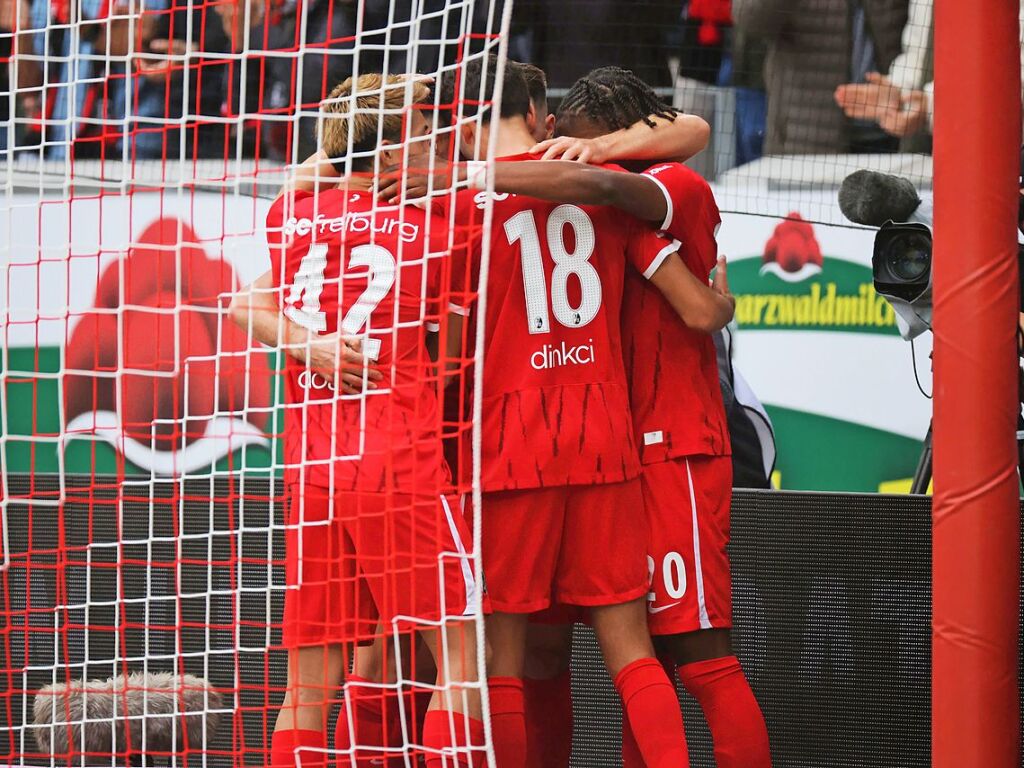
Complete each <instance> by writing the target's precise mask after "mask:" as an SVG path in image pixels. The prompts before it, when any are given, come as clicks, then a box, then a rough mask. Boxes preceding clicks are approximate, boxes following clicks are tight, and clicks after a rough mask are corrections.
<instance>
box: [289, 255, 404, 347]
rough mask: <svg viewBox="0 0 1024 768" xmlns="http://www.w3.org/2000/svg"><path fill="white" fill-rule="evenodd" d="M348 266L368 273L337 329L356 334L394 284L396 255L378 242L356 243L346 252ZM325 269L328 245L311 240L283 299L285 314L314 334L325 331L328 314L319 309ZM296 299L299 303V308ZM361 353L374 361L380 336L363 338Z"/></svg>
mask: <svg viewBox="0 0 1024 768" xmlns="http://www.w3.org/2000/svg"><path fill="white" fill-rule="evenodd" d="M348 265H349V268H352V267H366V268H367V270H368V271H369V273H370V275H369V280H368V281H367V284H366V290H365V291H363V292H362V294H360V296H359V298H358V299H356V300H355V303H354V304H352V306H351V307H349V308H348V311H347V312H345V316H344V317H343V318H342V319H341V327H340V329H339V330H340V331H341V332H342V333H344V334H348V335H355V334H357V333H359V332H360V331H362V330H363V328H364V327H365V326H366V322H367V320H369V319H370V314H371V313H372V312H373V310H375V309H376V308H377V305H379V304H380V303H381V301H383V300H384V297H386V296H387V295H388V292H389V291H390V290H391V287H392V286H393V285H394V284H395V257H394V256H393V255H392V253H391V251H389V250H388V249H387V248H383V247H381V246H379V245H358V246H356V247H355V248H353V249H352V250H351V251H349V259H348ZM326 269H327V245H326V243H314V244H313V245H311V246H309V251H308V252H307V253H306V255H305V256H303V257H302V261H301V262H299V268H298V270H297V271H296V272H295V277H294V278H293V279H292V285H291V290H290V291H289V293H288V298H287V300H286V301H285V304H286V305H287V306H286V307H285V310H284V313H285V315H287V316H288V317H289V318H290V319H291V320H293V321H295V322H296V323H298V324H299V325H301V326H302V327H303V328H306V329H307V330H310V331H314V332H316V333H323V332H324V331H326V330H327V313H326V312H324V311H323V310H321V309H320V294H321V293H322V292H323V290H324V272H325V271H326ZM299 302H301V303H302V307H301V309H300V308H299ZM363 354H364V355H365V356H366V357H367V358H368V359H370V360H376V359H377V357H378V356H379V355H380V339H364V340H363Z"/></svg>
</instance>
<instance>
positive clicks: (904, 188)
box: [839, 171, 921, 227]
mask: <svg viewBox="0 0 1024 768" xmlns="http://www.w3.org/2000/svg"><path fill="white" fill-rule="evenodd" d="M919 205H921V198H920V197H919V196H918V194H917V189H915V188H914V185H913V183H912V182H910V181H909V180H907V179H904V178H901V177H899V176H893V175H891V174H888V173H878V172H877V171H854V172H853V173H851V174H850V175H849V176H847V177H846V178H845V179H843V183H842V185H840V187H839V210H841V211H842V212H843V215H844V216H845V217H846V218H848V219H849V220H850V221H852V222H854V223H855V224H865V225H867V226H871V227H880V226H882V225H883V224H885V223H886V222H887V221H907V220H908V219H909V218H910V216H911V215H912V214H913V213H914V211H916V210H917V208H918V206H919Z"/></svg>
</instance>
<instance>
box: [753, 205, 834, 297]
mask: <svg viewBox="0 0 1024 768" xmlns="http://www.w3.org/2000/svg"><path fill="white" fill-rule="evenodd" d="M762 259H763V261H764V264H763V265H762V267H761V274H762V275H765V274H773V275H775V276H776V277H778V278H779V279H781V280H785V281H786V282H787V283H797V282H800V281H801V280H806V279H807V278H808V277H813V276H814V275H817V274H819V273H820V272H821V268H822V266H823V265H824V263H825V261H824V259H823V258H822V255H821V246H820V245H819V244H818V238H817V237H815V235H814V227H813V226H811V223H810V222H809V221H805V220H804V218H803V216H801V215H800V214H799V213H796V212H794V213H791V214H789V215H788V216H787V217H786V218H785V219H784V220H783V221H782V222H780V223H779V225H778V226H777V227H775V231H774V232H773V233H772V236H771V238H769V240H768V242H767V243H766V244H765V246H764V256H763V257H762Z"/></svg>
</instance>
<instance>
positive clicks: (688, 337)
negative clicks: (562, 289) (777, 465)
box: [623, 163, 730, 464]
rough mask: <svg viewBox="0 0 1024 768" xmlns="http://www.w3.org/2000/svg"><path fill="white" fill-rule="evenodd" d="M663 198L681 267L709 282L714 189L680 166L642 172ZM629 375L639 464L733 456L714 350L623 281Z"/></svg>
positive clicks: (706, 338)
mask: <svg viewBox="0 0 1024 768" xmlns="http://www.w3.org/2000/svg"><path fill="white" fill-rule="evenodd" d="M644 173H645V175H647V176H649V177H650V178H651V179H653V180H654V181H655V182H656V183H657V184H658V186H659V187H660V188H661V190H662V192H663V193H664V194H665V203H666V205H667V206H668V213H667V215H666V216H665V221H664V222H663V223H662V225H661V229H662V230H663V231H664V232H666V233H668V234H669V235H671V236H672V237H674V238H676V239H677V240H679V241H680V242H681V243H682V247H681V248H680V250H679V255H680V256H681V257H682V259H683V261H684V262H685V263H686V266H687V267H689V269H690V271H691V272H693V274H694V275H696V276H697V279H699V280H703V281H707V279H708V276H709V274H710V272H711V270H712V269H713V268H714V266H715V263H716V261H717V258H718V245H717V243H716V242H715V234H716V233H717V231H718V225H719V224H720V223H721V217H720V216H719V213H718V205H717V204H716V203H715V197H714V194H713V193H712V192H711V187H710V186H709V185H708V183H707V182H706V181H705V180H704V178H703V177H702V176H700V174H698V173H696V172H694V171H692V170H690V169H689V168H687V167H686V166H685V165H682V164H680V163H664V164H661V165H656V166H652V167H651V168H648V169H647V170H646V171H644ZM623 321H624V323H625V325H624V326H623V327H624V334H623V336H624V344H625V349H626V367H627V370H628V372H629V377H630V382H631V402H632V405H633V420H634V423H635V425H636V435H637V440H638V441H639V443H640V456H641V459H642V461H643V463H644V464H652V463H655V462H659V461H665V460H667V459H672V458H677V457H680V456H695V455H710V456H725V455H728V454H729V453H730V446H729V431H728V428H727V425H726V419H725V408H724V406H723V404H722V389H721V385H720V384H719V381H718V361H717V358H716V356H715V343H714V341H713V340H712V338H711V336H710V335H709V334H706V333H702V332H699V331H694V330H692V329H690V328H688V327H687V326H686V325H685V324H684V323H683V322H682V321H681V320H680V319H679V316H678V315H677V314H676V312H675V310H673V309H672V307H671V305H670V304H669V303H668V302H667V301H666V300H665V298H664V297H663V296H662V295H661V293H660V292H659V291H658V290H656V289H655V288H654V287H653V286H651V285H648V284H647V281H646V280H641V279H639V278H637V277H636V276H633V275H630V276H627V279H626V291H625V305H624V309H623Z"/></svg>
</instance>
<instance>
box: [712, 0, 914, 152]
mask: <svg viewBox="0 0 1024 768" xmlns="http://www.w3.org/2000/svg"><path fill="white" fill-rule="evenodd" d="M907 3H908V0H733V9H732V10H733V18H734V21H735V25H736V28H737V29H738V30H739V31H740V32H741V33H743V34H747V35H752V36H757V37H761V38H763V39H764V40H765V43H766V45H767V58H766V60H765V70H764V75H765V84H766V86H767V92H768V118H767V126H766V134H765V145H764V151H765V153H766V154H782V155H790V154H802V153H829V152H885V151H893V150H895V149H896V146H897V144H898V142H897V141H896V140H895V139H893V138H892V137H891V136H889V135H888V134H886V133H885V132H884V131H882V130H881V129H880V128H879V127H878V126H877V125H876V124H873V123H870V122H867V121H861V120H854V119H850V118H847V116H846V115H844V114H843V111H842V110H841V109H839V107H838V106H837V105H836V103H835V101H834V99H833V95H834V93H835V90H836V88H837V87H838V86H839V85H841V84H843V83H846V82H855V83H856V82H863V81H864V79H865V77H866V75H867V74H868V73H869V72H873V71H876V72H887V71H888V69H889V66H890V64H891V63H892V61H893V60H894V59H895V58H896V56H897V55H898V54H899V52H900V33H901V32H902V30H903V27H904V24H905V23H906V20H907Z"/></svg>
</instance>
